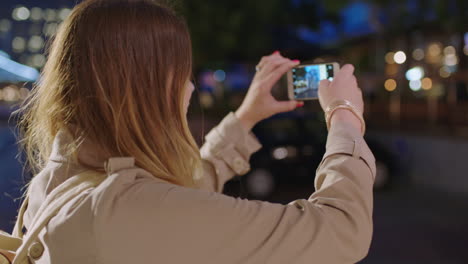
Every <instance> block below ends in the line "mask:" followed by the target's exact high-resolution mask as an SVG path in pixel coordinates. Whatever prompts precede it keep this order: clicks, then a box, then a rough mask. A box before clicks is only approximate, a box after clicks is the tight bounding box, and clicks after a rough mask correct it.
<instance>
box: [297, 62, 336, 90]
mask: <svg viewBox="0 0 468 264" xmlns="http://www.w3.org/2000/svg"><path fill="white" fill-rule="evenodd" d="M333 72H334V71H333V64H317V65H304V66H299V67H297V68H293V69H292V81H293V90H294V99H306V98H317V97H318V87H319V83H320V81H321V80H324V79H328V80H330V81H332V80H333V77H334V76H333Z"/></svg>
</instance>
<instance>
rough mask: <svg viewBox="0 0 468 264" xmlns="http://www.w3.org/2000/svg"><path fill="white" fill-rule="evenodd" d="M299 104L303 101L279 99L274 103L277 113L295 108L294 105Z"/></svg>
mask: <svg viewBox="0 0 468 264" xmlns="http://www.w3.org/2000/svg"><path fill="white" fill-rule="evenodd" d="M301 104H304V103H303V102H298V101H281V102H277V103H276V107H275V109H276V112H277V113H282V112H289V111H292V110H294V109H296V107H298V106H300V105H301Z"/></svg>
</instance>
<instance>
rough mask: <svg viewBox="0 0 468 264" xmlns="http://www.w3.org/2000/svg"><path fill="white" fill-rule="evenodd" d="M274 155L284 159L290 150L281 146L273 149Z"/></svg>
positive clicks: (276, 157)
mask: <svg viewBox="0 0 468 264" xmlns="http://www.w3.org/2000/svg"><path fill="white" fill-rule="evenodd" d="M272 155H273V158H274V159H277V160H282V159H285V158H286V157H287V156H288V150H287V149H286V148H285V147H279V148H276V149H274V150H273V152H272Z"/></svg>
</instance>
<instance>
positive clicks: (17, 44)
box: [11, 37, 26, 53]
mask: <svg viewBox="0 0 468 264" xmlns="http://www.w3.org/2000/svg"><path fill="white" fill-rule="evenodd" d="M11 46H12V47H13V51H14V52H16V53H21V52H23V51H24V50H25V49H26V40H25V39H24V38H22V37H15V38H14V39H13V41H12V42H11Z"/></svg>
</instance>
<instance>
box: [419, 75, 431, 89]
mask: <svg viewBox="0 0 468 264" xmlns="http://www.w3.org/2000/svg"><path fill="white" fill-rule="evenodd" d="M421 87H422V88H423V90H430V89H431V88H432V80H431V78H429V77H426V78H424V79H422V81H421Z"/></svg>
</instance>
